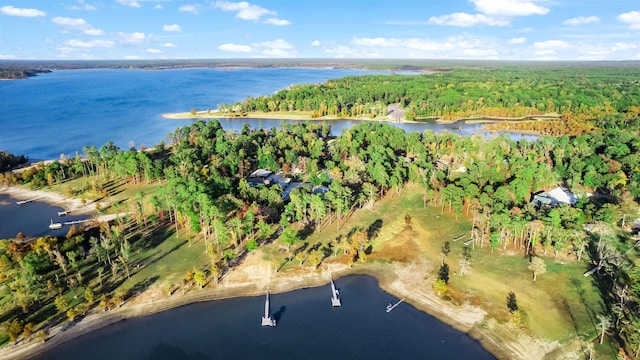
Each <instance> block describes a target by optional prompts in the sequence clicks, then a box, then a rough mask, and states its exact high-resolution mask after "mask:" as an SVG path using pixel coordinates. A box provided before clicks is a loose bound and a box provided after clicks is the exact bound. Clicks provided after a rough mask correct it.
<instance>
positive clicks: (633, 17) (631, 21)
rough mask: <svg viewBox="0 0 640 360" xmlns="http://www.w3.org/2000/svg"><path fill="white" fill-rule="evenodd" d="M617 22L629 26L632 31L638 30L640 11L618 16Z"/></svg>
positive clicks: (639, 27)
mask: <svg viewBox="0 0 640 360" xmlns="http://www.w3.org/2000/svg"><path fill="white" fill-rule="evenodd" d="M618 20H620V21H622V22H623V23H625V24H627V25H629V28H631V29H633V30H640V11H629V12H626V13H624V14H620V15H619V16H618Z"/></svg>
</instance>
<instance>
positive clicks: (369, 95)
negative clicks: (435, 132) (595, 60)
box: [219, 64, 640, 135]
mask: <svg viewBox="0 0 640 360" xmlns="http://www.w3.org/2000/svg"><path fill="white" fill-rule="evenodd" d="M639 75H640V70H638V68H637V67H636V68H633V67H624V66H620V67H615V66H610V67H607V66H598V67H595V66H594V67H588V66H584V67H567V68H562V67H560V68H553V70H550V69H549V68H547V67H546V66H543V65H539V64H535V65H534V64H532V65H531V66H503V67H492V66H486V67H482V66H478V67H474V68H470V69H469V68H456V69H453V70H451V71H440V72H437V73H434V74H431V73H430V74H423V75H416V74H415V73H413V74H412V73H409V74H401V75H370V76H354V77H345V78H341V79H335V80H330V81H327V82H325V83H323V84H319V85H316V84H302V85H292V86H290V87H288V88H287V89H284V90H281V91H279V92H277V93H275V94H273V95H269V96H260V97H257V98H248V99H247V100H245V101H243V102H239V103H236V104H222V105H220V106H219V108H220V109H222V110H223V111H230V110H233V111H238V112H255V111H260V112H274V111H304V112H311V117H312V118H322V117H324V116H339V117H343V118H364V119H367V118H368V119H375V118H379V117H381V116H384V115H386V114H387V111H388V110H387V106H388V105H390V104H399V105H400V107H401V108H402V109H404V110H405V118H406V120H434V119H440V120H449V121H455V120H460V119H470V118H498V119H505V120H513V119H516V120H517V119H520V120H523V121H515V122H505V123H501V124H498V125H493V129H499V130H500V129H501V130H533V131H537V132H540V133H545V134H550V135H564V134H567V135H578V134H581V133H585V132H589V131H591V130H592V129H593V127H594V124H593V122H594V121H595V120H597V119H600V118H602V117H606V116H617V115H621V114H622V116H624V114H627V113H629V112H631V113H633V115H632V116H635V114H637V113H638V108H637V99H638V96H640V88H639V87H638V84H639V80H638V78H639ZM525 120H529V121H525ZM531 120H534V121H531Z"/></svg>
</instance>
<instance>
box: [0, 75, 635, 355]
mask: <svg viewBox="0 0 640 360" xmlns="http://www.w3.org/2000/svg"><path fill="white" fill-rule="evenodd" d="M527 72H528V74H529V75H535V74H536V72H535V69H534V70H532V69H529V70H527ZM517 73H518V72H517V71H515V70H514V71H505V73H500V72H496V71H492V70H456V71H452V72H449V73H440V74H436V75H429V76H422V75H418V76H407V75H391V76H383V77H379V76H377V75H376V76H366V77H361V78H359V77H349V78H345V79H340V80H332V81H330V82H328V83H326V84H323V85H321V86H294V87H292V88H291V89H289V90H285V91H281V92H279V93H277V94H275V95H273V97H264V98H256V99H248V100H247V101H246V102H245V103H243V104H244V105H243V106H247V107H249V108H251V109H253V107H255V109H260V110H262V111H269V110H276V109H277V108H280V107H282V106H287V107H289V106H290V107H293V108H296V109H297V108H298V107H300V109H304V110H314V111H338V110H339V111H338V112H339V113H345V115H349V116H351V115H352V114H354V113H353V111H356V110H354V109H356V108H357V106H356V105H357V104H360V105H362V108H363V109H366V108H367V106H368V105H366V104H372V103H375V102H384V103H386V104H391V103H396V102H400V103H402V104H403V106H405V107H406V108H408V109H410V112H411V111H413V112H414V114H415V116H416V117H423V116H424V117H428V116H433V115H438V116H442V115H444V114H450V115H452V116H453V115H454V114H462V113H464V114H465V115H464V116H467V115H471V114H476V113H475V111H479V110H481V109H505V111H512V110H509V109H522V111H525V112H527V111H531V112H538V113H540V114H543V113H548V112H559V113H562V114H564V115H563V118H566V117H567V116H568V115H566V114H567V113H569V112H570V113H571V114H572V116H573V117H576V118H580V121H586V122H588V123H589V124H590V125H591V126H590V128H589V129H590V131H588V132H580V133H579V134H572V135H568V134H565V135H562V136H540V137H539V138H538V139H537V140H526V139H523V140H519V141H514V140H512V139H510V138H509V137H508V136H506V135H501V136H498V137H495V138H486V137H483V136H479V135H474V136H469V137H465V136H459V135H456V134H451V133H434V132H432V131H425V132H423V133H418V132H412V133H407V132H404V131H403V130H402V129H399V128H397V127H395V126H393V125H389V124H387V123H384V122H362V123H360V124H358V125H356V126H354V127H352V128H351V129H347V130H345V131H343V133H342V134H340V135H339V136H331V135H330V133H331V132H330V130H331V129H330V125H329V122H328V121H324V122H312V121H309V122H306V123H298V124H287V123H285V122H283V123H282V124H281V125H280V127H279V128H278V129H276V128H271V129H263V130H256V129H251V128H250V127H249V126H248V125H245V126H244V127H243V129H242V131H240V132H234V131H225V129H223V128H222V127H221V126H220V124H219V122H218V121H217V120H210V121H204V120H200V121H197V122H194V123H193V124H191V125H189V126H183V127H180V128H178V129H176V130H175V131H174V132H173V133H171V134H169V135H168V143H169V145H165V144H164V143H160V144H158V145H156V146H155V147H153V148H150V149H135V148H132V149H120V148H118V147H117V146H115V145H114V144H113V143H107V144H105V145H103V146H101V147H100V148H96V147H95V146H88V147H85V148H84V149H83V150H84V151H83V154H82V155H81V154H77V156H75V157H69V158H63V159H60V160H56V161H53V162H51V163H50V164H48V165H39V166H37V167H35V168H30V169H27V170H24V171H20V172H4V173H1V174H0V182H1V183H3V184H4V185H9V186H11V185H16V184H20V185H24V186H28V187H31V188H33V189H39V188H49V187H53V186H56V185H60V184H74V185H73V186H70V185H67V186H66V187H65V191H66V192H67V193H68V195H69V196H77V197H82V198H86V199H90V200H94V199H102V198H109V197H111V196H113V188H114V186H115V185H117V184H131V185H135V186H138V188H139V189H140V190H139V191H138V192H137V193H135V195H133V196H131V199H130V201H129V202H128V203H127V204H116V205H114V208H115V209H116V210H118V211H119V210H120V208H119V207H124V208H125V210H128V212H129V214H128V215H126V216H123V217H116V219H115V220H114V221H113V222H111V223H109V224H102V225H101V226H99V227H96V228H93V229H91V230H88V231H81V230H80V229H78V228H72V229H71V230H70V231H69V233H68V234H67V236H66V237H64V238H54V237H50V236H45V237H39V238H37V239H26V238H25V237H24V236H23V235H22V234H17V236H16V237H15V238H12V239H4V240H0V322H2V323H3V324H4V325H3V327H2V328H0V330H1V331H0V337H2V339H1V340H2V341H3V342H8V341H13V342H15V341H17V340H18V339H21V338H25V339H26V338H29V337H31V336H36V335H37V336H36V338H38V339H43V341H44V339H45V338H46V332H45V330H38V331H37V332H36V335H34V334H33V332H34V331H35V330H37V329H46V325H50V324H56V323H59V322H62V321H64V320H65V319H68V320H70V321H73V319H74V318H76V317H78V316H82V315H83V314H85V313H86V312H87V311H89V310H90V309H92V308H98V309H101V310H104V311H107V310H108V309H111V308H117V307H119V306H120V305H121V304H122V303H123V302H124V300H125V299H127V298H128V297H130V296H133V295H134V294H135V290H131V291H129V292H123V291H122V290H118V288H119V286H120V285H121V284H122V283H124V282H126V281H127V279H129V278H130V277H131V275H132V272H133V269H137V268H140V267H142V268H144V267H146V266H151V265H150V263H149V260H148V258H146V257H145V254H147V253H148V252H150V251H152V250H153V249H155V248H156V247H159V246H161V242H160V240H158V239H166V238H168V237H170V236H173V235H175V236H177V237H180V238H182V239H185V240H184V241H186V242H188V243H189V245H190V246H191V245H192V243H193V245H194V247H198V248H199V249H201V250H200V251H201V252H203V253H205V254H206V255H207V259H208V260H207V264H205V265H202V264H189V265H188V266H187V268H188V269H189V270H188V271H187V273H186V275H185V276H184V277H183V278H182V280H181V281H180V282H177V283H172V284H169V285H168V289H167V291H168V293H169V294H172V293H174V292H175V291H178V290H179V289H181V290H182V291H183V293H184V292H185V291H188V289H190V288H192V287H194V286H196V287H203V286H205V284H207V283H208V282H209V281H212V282H214V283H216V282H217V281H218V280H219V279H220V278H221V277H222V276H224V274H225V273H226V272H228V271H230V269H231V268H232V267H233V266H237V265H238V263H239V262H240V261H241V259H242V257H243V254H246V253H247V252H251V251H254V250H256V249H257V248H260V247H261V246H263V245H265V244H267V243H270V242H273V241H275V240H277V241H280V242H282V244H284V245H286V248H287V250H288V251H289V250H291V249H294V248H296V246H297V245H299V244H301V243H302V241H303V239H304V238H305V237H307V236H309V234H310V233H314V232H318V231H322V229H323V228H324V227H325V226H326V225H327V224H337V226H340V224H342V223H344V222H345V220H346V219H347V218H348V217H349V216H350V215H351V214H352V213H353V212H354V211H356V210H357V209H362V208H367V207H371V206H372V205H373V204H375V203H376V202H377V201H380V199H383V198H385V196H387V195H388V194H390V193H392V194H402V193H403V191H404V189H406V188H407V187H408V186H417V187H419V189H420V192H421V194H422V202H423V204H424V207H429V206H430V207H436V208H437V209H438V210H439V211H441V212H442V213H443V214H444V213H447V214H451V215H452V216H455V217H460V218H468V219H470V221H471V224H472V225H471V230H470V232H469V234H468V236H469V238H470V241H469V243H470V244H471V246H472V247H473V249H475V250H473V251H486V252H490V253H491V254H493V253H496V254H505V255H506V254H514V253H515V254H518V256H526V257H528V258H529V259H530V261H531V269H532V271H533V272H534V276H535V275H536V274H541V273H543V272H544V267H543V266H541V265H540V264H541V261H542V259H545V258H546V259H553V258H556V257H558V256H559V255H562V256H565V257H569V258H572V259H574V260H575V261H578V262H582V263H584V265H585V271H586V269H591V271H592V272H591V274H590V275H591V276H592V279H593V282H594V284H595V285H594V286H596V287H597V289H598V290H599V291H600V296H601V297H602V302H603V303H604V307H605V309H606V311H605V312H604V313H602V314H598V319H599V320H601V321H600V322H599V325H601V330H602V333H601V335H602V336H603V337H604V335H605V333H606V334H608V335H607V338H608V339H609V341H611V343H614V344H615V345H616V346H618V347H620V348H621V349H622V350H623V351H624V352H625V353H627V354H632V356H634V355H638V352H639V350H640V335H639V334H640V317H639V316H638V314H639V311H638V310H640V308H639V301H640V272H638V267H637V255H636V254H637V252H636V250H635V248H636V243H635V241H634V239H633V238H632V234H631V232H632V226H633V221H634V220H635V219H637V218H638V217H640V216H639V215H638V211H639V209H640V207H639V205H638V199H639V198H640V171H639V169H638V166H639V165H638V164H640V161H639V160H640V136H639V135H640V116H639V115H640V114H639V113H638V111H637V109H638V103H637V99H638V98H639V97H638V95H639V94H638V91H640V90H638V86H637V85H638V84H637V80H633V79H631V78H630V76H629V74H628V72H626V71H622V70H616V69H615V68H612V69H604V70H603V69H599V70H598V71H595V70H591V69H562V70H561V71H560V72H559V73H558V76H554V73H551V74H546V73H545V74H546V75H545V76H543V74H542V73H540V74H538V75H539V79H538V81H536V82H532V81H530V79H531V77H529V78H528V79H529V80H526V81H525V80H522V79H520V78H519V77H518V76H517ZM533 77H537V75H536V76H533ZM568 77H569V78H571V81H569V80H567V78H568ZM636 79H637V77H636ZM634 81H635V86H632V85H633V84H634ZM507 82H508V83H510V84H512V87H509V88H507V89H506V90H513V91H506V90H505V88H504V84H505V83H507ZM598 84H608V85H609V86H604V85H602V86H600V87H598V86H599V85H598ZM354 89H358V90H357V91H356V90H354ZM420 89H422V90H420ZM516 90H520V91H516ZM481 95H482V96H481ZM427 99H432V100H429V101H427ZM435 99H439V100H435ZM480 99H482V100H481V101H480ZM470 100H473V101H470ZM479 102H480V104H479ZM282 104H285V105H282ZM261 107H263V108H261ZM322 109H324V110H322ZM330 109H332V110H330ZM634 109H635V110H634ZM357 111H359V110H357ZM363 111H366V110H363ZM513 111H520V110H513ZM504 114H505V113H502V114H501V115H504ZM511 115H514V114H511ZM515 115H518V116H519V115H521V114H515ZM456 116H458V115H456ZM460 116H463V115H460ZM258 169H265V170H269V171H272V172H274V173H280V172H281V173H282V176H284V177H286V178H289V179H292V181H296V182H299V183H302V184H306V185H305V186H298V187H295V188H294V189H292V190H291V191H290V192H289V196H288V197H284V196H283V191H284V190H285V189H284V188H283V186H282V185H280V184H272V185H269V186H267V185H258V186H253V185H252V184H250V183H249V181H248V178H249V175H250V174H251V173H252V172H254V171H255V170H258ZM557 185H561V186H563V187H564V188H567V189H570V190H571V191H573V192H574V193H575V194H576V195H577V197H578V201H577V203H575V204H574V205H564V204H563V205H560V206H536V205H535V204H534V203H533V201H532V200H533V198H534V196H535V195H536V194H538V193H540V192H541V191H546V190H549V189H551V188H553V187H555V186H557ZM322 187H324V188H326V191H316V190H318V189H320V188H322ZM96 204H97V203H96ZM96 210H97V211H103V210H104V209H100V208H99V206H96ZM371 240H372V238H371V236H370V234H369V233H368V232H367V231H365V230H362V229H361V230H357V231H354V232H353V233H352V234H351V235H350V236H349V237H343V238H339V239H336V240H335V242H334V241H333V240H332V242H331V244H327V245H326V246H322V247H319V248H315V249H309V252H308V253H307V254H308V257H309V261H311V262H312V263H313V264H315V265H316V266H317V265H319V264H321V263H322V262H323V261H326V260H327V259H328V258H330V257H332V256H336V253H337V251H336V250H337V249H341V250H342V252H344V253H346V254H348V257H349V264H350V265H351V264H355V263H358V262H364V261H366V259H367V256H368V255H369V251H368V250H367V249H369V248H370V245H371ZM465 251H466V250H465ZM469 251H471V250H469ZM444 252H445V250H444V249H443V253H444ZM294 256H295V254H291V258H294ZM149 258H151V257H149ZM463 260H464V261H468V260H469V258H464V259H463ZM444 265H445V263H444V260H443V266H442V267H441V268H440V271H439V275H438V276H439V278H438V281H439V282H438V283H437V284H434V286H436V285H437V286H439V288H440V289H443V288H442V287H443V286H444V288H445V289H446V285H447V284H446V283H447V281H448V278H449V275H448V271H449V270H448V267H447V268H446V271H445V269H444ZM463 265H464V264H462V262H461V266H463ZM467 265H468V264H467ZM460 271H461V272H462V271H463V270H462V269H461V270H460ZM514 296H515V295H514ZM516 308H517V307H516Z"/></svg>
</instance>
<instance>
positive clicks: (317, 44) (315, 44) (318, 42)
mask: <svg viewBox="0 0 640 360" xmlns="http://www.w3.org/2000/svg"><path fill="white" fill-rule="evenodd" d="M311 46H320V41H319V40H313V41H312V42H311Z"/></svg>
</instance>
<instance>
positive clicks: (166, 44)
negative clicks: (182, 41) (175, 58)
mask: <svg viewBox="0 0 640 360" xmlns="http://www.w3.org/2000/svg"><path fill="white" fill-rule="evenodd" d="M162 46H164V47H166V48H175V47H177V46H176V44H174V43H170V42H166V43H164V44H163V45H162Z"/></svg>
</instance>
